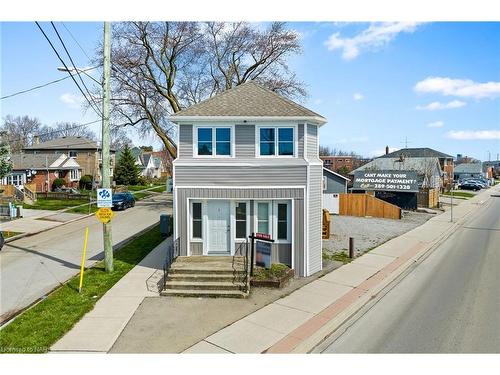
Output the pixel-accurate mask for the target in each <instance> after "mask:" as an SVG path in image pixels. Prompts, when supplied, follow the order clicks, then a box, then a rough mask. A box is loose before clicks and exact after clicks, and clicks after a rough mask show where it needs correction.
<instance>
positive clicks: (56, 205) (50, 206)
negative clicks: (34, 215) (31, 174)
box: [23, 198, 89, 211]
mask: <svg viewBox="0 0 500 375" xmlns="http://www.w3.org/2000/svg"><path fill="white" fill-rule="evenodd" d="M88 202H89V201H88V200H86V199H47V198H38V199H37V201H36V202H35V204H33V205H31V204H26V203H24V204H23V207H24V208H30V209H34V210H54V211H57V210H62V209H64V208H69V207H74V206H78V205H80V204H84V203H88Z"/></svg>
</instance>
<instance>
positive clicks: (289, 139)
mask: <svg viewBox="0 0 500 375" xmlns="http://www.w3.org/2000/svg"><path fill="white" fill-rule="evenodd" d="M294 131H295V129H294V128H292V127H276V128H271V127H269V128H265V127H262V128H259V155H260V156H272V155H277V156H294V155H295V151H294V149H295V134H294Z"/></svg>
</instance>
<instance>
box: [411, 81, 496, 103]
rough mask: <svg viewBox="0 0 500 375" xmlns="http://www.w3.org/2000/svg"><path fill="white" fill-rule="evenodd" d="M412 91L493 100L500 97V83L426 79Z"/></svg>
mask: <svg viewBox="0 0 500 375" xmlns="http://www.w3.org/2000/svg"><path fill="white" fill-rule="evenodd" d="M413 89H414V90H415V91H416V92H421V93H436V94H441V95H445V96H458V97H461V98H476V99H480V98H493V97H495V96H499V95H500V82H494V81H491V82H485V83H479V82H474V81H472V80H470V79H453V78H447V77H427V78H426V79H424V80H423V81H420V82H417V84H416V85H415V87H414V88H413Z"/></svg>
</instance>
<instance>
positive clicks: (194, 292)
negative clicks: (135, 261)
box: [160, 289, 248, 298]
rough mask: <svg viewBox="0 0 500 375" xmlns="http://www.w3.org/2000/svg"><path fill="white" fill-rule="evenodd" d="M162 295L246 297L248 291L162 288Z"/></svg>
mask: <svg viewBox="0 0 500 375" xmlns="http://www.w3.org/2000/svg"><path fill="white" fill-rule="evenodd" d="M160 294H161V295H162V296H172V297H198V298H199V297H206V298H246V297H248V293H244V292H241V291H239V290H210V289H195V290H193V289H164V290H163V291H162V292H161V293H160Z"/></svg>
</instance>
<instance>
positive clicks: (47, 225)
mask: <svg viewBox="0 0 500 375" xmlns="http://www.w3.org/2000/svg"><path fill="white" fill-rule="evenodd" d="M86 216H87V215H85V214H77V213H67V212H62V211H50V210H32V209H24V210H23V217H22V218H19V219H13V220H10V221H4V222H2V223H1V228H2V231H8V232H18V233H21V234H20V235H18V236H15V238H14V237H12V238H9V240H8V241H7V242H12V241H13V240H15V239H18V238H22V237H25V236H27V235H32V234H36V233H40V232H43V231H46V230H49V229H52V228H55V227H58V226H60V225H63V224H67V223H69V222H73V221H75V220H78V219H81V218H84V217H86Z"/></svg>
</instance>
